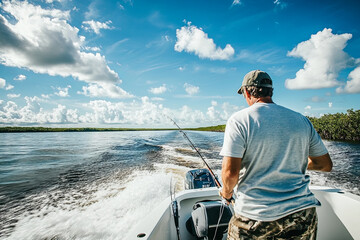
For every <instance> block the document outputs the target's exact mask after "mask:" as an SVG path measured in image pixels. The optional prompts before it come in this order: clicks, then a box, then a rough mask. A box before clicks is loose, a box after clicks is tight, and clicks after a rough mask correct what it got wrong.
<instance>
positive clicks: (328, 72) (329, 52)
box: [285, 28, 355, 89]
mask: <svg viewBox="0 0 360 240" xmlns="http://www.w3.org/2000/svg"><path fill="white" fill-rule="evenodd" d="M351 37H352V35H351V34H348V33H346V34H333V33H332V30H331V29H328V28H325V29H324V30H323V31H319V32H318V33H316V34H314V35H312V36H311V38H310V39H309V40H307V41H304V42H301V43H299V44H298V45H297V46H296V47H295V48H294V49H293V50H291V52H288V56H292V57H299V58H302V59H303V60H304V61H305V65H304V68H303V69H301V70H299V71H298V72H297V73H296V78H294V79H287V80H286V81H285V86H286V87H287V88H289V89H318V88H329V87H334V86H337V85H339V82H338V81H337V77H338V74H339V72H340V71H341V70H343V69H345V68H346V67H350V66H352V65H353V64H354V62H355V60H354V59H353V58H352V57H350V56H349V55H348V54H347V53H345V52H344V51H343V49H344V48H345V47H346V43H347V41H348V40H349V39H351Z"/></svg>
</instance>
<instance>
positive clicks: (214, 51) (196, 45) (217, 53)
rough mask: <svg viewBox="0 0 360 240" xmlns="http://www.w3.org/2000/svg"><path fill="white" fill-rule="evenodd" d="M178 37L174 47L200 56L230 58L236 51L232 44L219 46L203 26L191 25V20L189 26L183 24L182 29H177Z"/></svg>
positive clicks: (215, 58) (214, 58)
mask: <svg viewBox="0 0 360 240" xmlns="http://www.w3.org/2000/svg"><path fill="white" fill-rule="evenodd" d="M176 37H177V41H176V43H175V47H174V49H175V51H177V52H182V51H185V52H189V53H194V54H195V55H197V56H199V57H200V58H208V59H211V60H228V59H230V58H231V57H232V56H233V55H234V53H235V51H234V49H233V47H232V46H231V45H230V44H227V45H226V46H225V48H224V49H221V48H220V47H217V46H216V44H215V43H214V40H213V39H211V38H209V37H208V35H207V33H205V32H204V31H203V30H202V29H201V28H197V27H196V26H193V25H191V22H188V24H187V26H183V27H181V29H176Z"/></svg>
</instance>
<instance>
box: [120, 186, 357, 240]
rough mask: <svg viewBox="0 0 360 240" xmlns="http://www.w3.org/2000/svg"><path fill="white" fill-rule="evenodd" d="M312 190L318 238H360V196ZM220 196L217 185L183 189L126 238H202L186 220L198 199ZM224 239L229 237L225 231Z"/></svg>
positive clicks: (145, 217) (174, 239)
mask: <svg viewBox="0 0 360 240" xmlns="http://www.w3.org/2000/svg"><path fill="white" fill-rule="evenodd" d="M311 191H312V192H313V193H314V194H315V196H316V198H317V199H318V200H319V201H320V202H321V206H320V207H317V213H318V219H319V220H318V221H319V224H318V233H317V239H319V240H332V239H334V240H347V239H355V240H358V239H360V196H357V195H355V194H351V193H348V192H343V191H341V190H339V189H334V188H327V187H316V186H312V187H311ZM219 199H220V197H219V194H218V189H217V188H216V187H210V188H201V189H188V190H184V191H182V192H180V193H178V194H177V196H176V197H175V199H173V200H175V201H172V199H171V197H169V198H167V199H165V200H164V201H163V202H161V203H159V205H158V206H157V207H156V208H154V209H153V210H152V211H151V212H149V214H147V215H146V216H144V218H143V219H141V220H140V221H139V222H138V224H137V225H136V226H134V228H133V229H132V231H131V232H129V235H128V238H127V239H134V240H135V239H137V240H139V239H142V240H143V239H148V240H178V239H181V240H192V239H194V240H195V239H199V238H197V237H196V236H194V235H193V234H192V233H191V231H190V230H188V227H186V222H187V221H188V220H189V219H190V218H191V212H192V211H193V206H194V204H195V203H196V202H199V201H203V200H219ZM173 202H176V203H177V206H178V229H179V230H178V233H179V236H180V238H179V237H178V234H177V228H176V227H175V220H174V219H176V218H177V217H176V216H175V217H174V213H173V212H174V211H173V207H172V203H173ZM175 215H176V214H175ZM211 239H212V238H211ZM222 239H226V233H224V235H223V237H222Z"/></svg>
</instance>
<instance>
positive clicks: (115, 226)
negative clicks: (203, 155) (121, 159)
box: [7, 171, 172, 240]
mask: <svg viewBox="0 0 360 240" xmlns="http://www.w3.org/2000/svg"><path fill="white" fill-rule="evenodd" d="M171 177H172V174H171V173H165V172H163V171H159V172H147V171H141V172H140V171H139V172H136V173H135V174H133V175H132V176H130V177H129V179H128V180H129V181H128V182H127V183H125V184H123V183H122V182H114V183H112V184H110V185H108V186H107V187H106V188H100V189H97V190H96V191H95V192H94V194H92V197H90V198H89V199H86V201H84V199H82V200H80V201H78V202H72V203H70V204H74V205H76V206H75V207H70V208H69V207H68V206H65V205H67V204H69V202H58V203H57V206H55V207H54V206H50V207H44V208H42V209H41V210H39V211H38V212H35V213H33V214H31V215H24V216H23V217H22V218H21V219H20V221H19V222H18V223H17V224H16V227H15V229H14V231H13V232H12V234H11V235H10V236H9V237H8V238H7V239H9V240H11V239H51V238H53V237H57V239H82V240H93V239H124V236H125V235H126V233H127V232H128V231H129V229H130V228H131V227H132V226H133V225H134V224H135V223H136V222H137V221H138V220H139V219H141V218H142V216H143V215H144V214H146V213H148V212H149V211H150V210H151V209H152V208H153V206H155V205H156V203H158V202H160V201H162V200H163V199H165V198H166V197H167V196H169V187H170V179H171ZM69 194H71V193H69ZM84 197H85V196H84ZM79 203H80V204H81V206H79Z"/></svg>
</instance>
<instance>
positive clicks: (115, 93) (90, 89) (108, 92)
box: [77, 83, 134, 98]
mask: <svg viewBox="0 0 360 240" xmlns="http://www.w3.org/2000/svg"><path fill="white" fill-rule="evenodd" d="M77 93H78V94H82V95H85V96H88V97H108V98H132V97H134V96H133V95H131V94H130V93H128V92H126V91H124V90H123V89H122V88H120V87H119V86H116V85H114V84H108V83H99V84H92V83H90V84H89V86H87V87H86V86H84V87H82V92H80V91H78V92H77Z"/></svg>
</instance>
